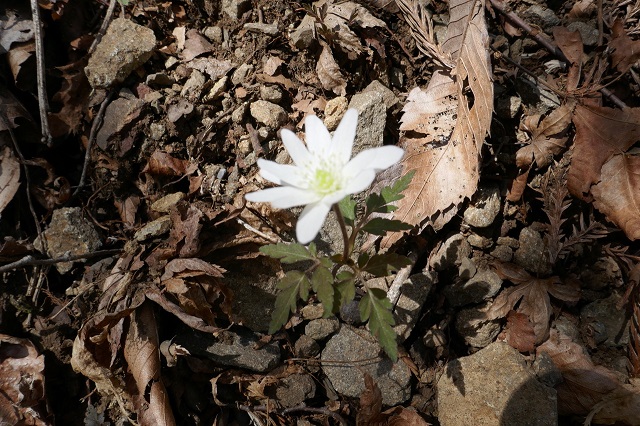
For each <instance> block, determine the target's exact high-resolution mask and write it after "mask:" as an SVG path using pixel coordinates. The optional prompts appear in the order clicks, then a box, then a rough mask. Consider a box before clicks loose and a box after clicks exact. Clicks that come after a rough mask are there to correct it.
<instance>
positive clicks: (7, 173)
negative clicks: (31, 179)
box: [0, 146, 20, 215]
mask: <svg viewBox="0 0 640 426" xmlns="http://www.w3.org/2000/svg"><path fill="white" fill-rule="evenodd" d="M19 186H20V163H19V162H18V159H17V158H16V156H15V155H14V154H13V150H12V149H11V148H9V147H8V146H5V147H4V149H2V151H0V215H1V213H2V211H3V210H4V209H5V207H7V204H9V202H10V201H11V200H13V196H14V195H16V191H18V187H19Z"/></svg>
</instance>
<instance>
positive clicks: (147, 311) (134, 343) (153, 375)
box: [124, 302, 176, 426]
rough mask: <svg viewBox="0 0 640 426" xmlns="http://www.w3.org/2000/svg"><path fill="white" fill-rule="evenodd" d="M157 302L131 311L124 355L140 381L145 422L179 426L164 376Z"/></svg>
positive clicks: (138, 401) (136, 398) (137, 404)
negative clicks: (161, 368) (177, 425)
mask: <svg viewBox="0 0 640 426" xmlns="http://www.w3.org/2000/svg"><path fill="white" fill-rule="evenodd" d="M152 306H153V305H151V304H150V302H146V303H143V304H142V305H141V306H140V307H138V309H136V310H135V311H133V313H132V314H131V322H130V325H129V332H128V334H127V337H126V340H125V343H124V358H125V360H126V361H127V364H128V365H129V371H130V372H131V374H132V376H133V379H134V381H135V384H136V388H137V391H138V392H137V394H136V395H135V396H134V404H135V407H136V411H137V413H138V421H139V422H140V424H143V425H158V426H172V425H175V424H176V423H175V420H174V418H173V412H172V411H171V404H170V402H169V395H168V393H167V390H166V389H165V386H164V383H163V381H162V376H161V375H160V367H161V365H160V351H159V346H160V342H159V339H158V330H157V327H158V326H157V323H156V319H155V315H154V313H153V307H152Z"/></svg>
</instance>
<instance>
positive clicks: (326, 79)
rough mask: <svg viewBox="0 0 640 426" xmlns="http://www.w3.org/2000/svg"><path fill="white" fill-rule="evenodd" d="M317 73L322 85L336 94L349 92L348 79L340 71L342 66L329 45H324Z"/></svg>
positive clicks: (341, 94)
mask: <svg viewBox="0 0 640 426" xmlns="http://www.w3.org/2000/svg"><path fill="white" fill-rule="evenodd" d="M316 73H317V74H318V78H319V79H320V83H322V87H323V88H325V89H326V90H331V91H332V92H333V93H335V94H336V95H340V96H344V95H345V94H346V93H347V80H345V78H344V76H343V75H342V73H341V72H340V66H339V65H338V63H337V62H336V60H335V59H334V58H333V54H332V53H331V49H330V48H329V46H327V45H324V46H323V47H322V52H321V53H320V58H318V63H317V64H316Z"/></svg>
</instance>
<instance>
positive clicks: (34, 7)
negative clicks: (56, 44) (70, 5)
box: [31, 0, 53, 148]
mask: <svg viewBox="0 0 640 426" xmlns="http://www.w3.org/2000/svg"><path fill="white" fill-rule="evenodd" d="M39 7H40V6H38V0H31V17H32V19H33V28H34V32H35V39H36V73H37V79H38V109H39V110H40V127H41V132H42V142H43V143H46V144H47V146H48V147H49V148H51V144H52V142H53V139H52V138H51V132H50V131H49V101H48V100H47V83H46V81H45V75H44V47H43V46H42V31H41V28H40V9H39Z"/></svg>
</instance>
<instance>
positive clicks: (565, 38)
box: [553, 27, 584, 91]
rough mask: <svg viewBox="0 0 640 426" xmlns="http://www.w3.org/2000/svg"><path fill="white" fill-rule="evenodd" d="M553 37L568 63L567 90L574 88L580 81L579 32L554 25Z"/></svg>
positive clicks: (580, 49)
mask: <svg viewBox="0 0 640 426" xmlns="http://www.w3.org/2000/svg"><path fill="white" fill-rule="evenodd" d="M553 38H554V39H555V42H556V43H557V44H558V47H559V48H560V50H562V53H564V56H566V57H567V59H568V60H569V63H570V66H569V73H568V75H567V90H568V91H572V90H575V89H577V88H578V83H580V75H581V74H582V55H583V53H584V51H583V45H582V37H581V36H580V32H578V31H569V30H568V29H567V28H565V27H554V28H553Z"/></svg>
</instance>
